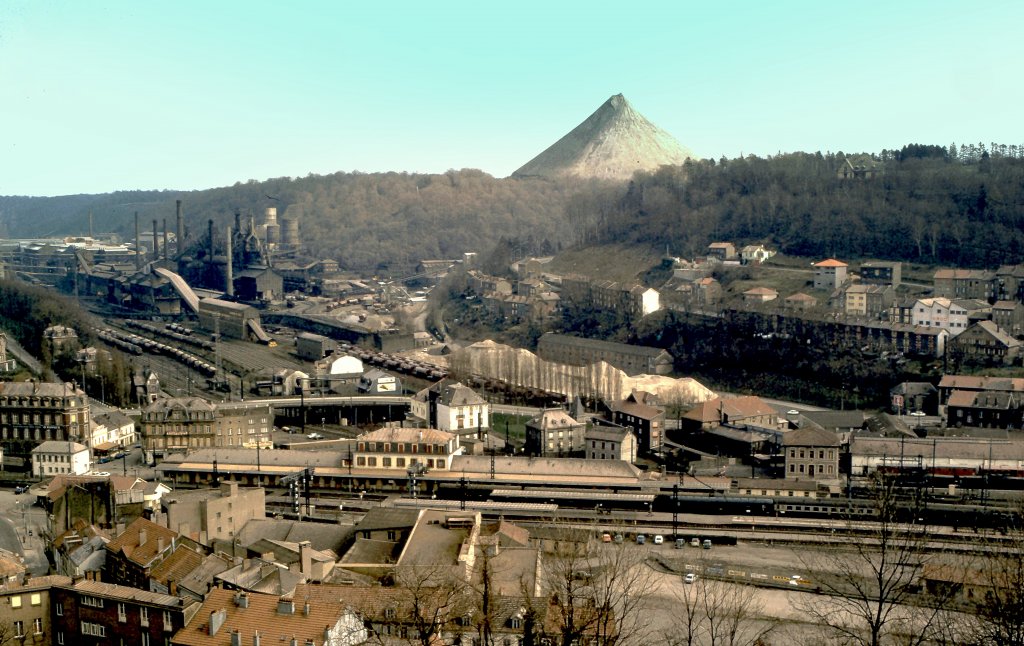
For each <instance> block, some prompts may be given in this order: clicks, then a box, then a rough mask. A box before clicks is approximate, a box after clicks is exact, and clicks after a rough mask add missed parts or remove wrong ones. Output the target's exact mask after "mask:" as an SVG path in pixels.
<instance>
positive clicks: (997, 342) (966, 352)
mask: <svg viewBox="0 0 1024 646" xmlns="http://www.w3.org/2000/svg"><path fill="white" fill-rule="evenodd" d="M1021 345H1022V344H1021V342H1020V341H1018V340H1017V339H1015V338H1013V337H1012V336H1010V335H1009V334H1007V333H1006V332H1004V331H1003V330H1001V329H999V326H997V325H996V324H995V323H993V322H992V321H981V322H979V323H975V324H974V325H972V326H970V327H969V328H967V329H966V330H964V331H963V332H962V333H960V334H959V335H957V336H956V337H955V338H953V339H951V340H950V341H949V351H950V353H951V354H952V356H954V357H956V358H961V359H966V360H970V361H973V362H976V363H982V364H987V365H1008V364H1010V363H1013V362H1014V361H1015V360H1016V359H1017V358H1018V357H1019V356H1020V354H1021Z"/></svg>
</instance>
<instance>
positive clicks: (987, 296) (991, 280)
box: [933, 269, 998, 302]
mask: <svg viewBox="0 0 1024 646" xmlns="http://www.w3.org/2000/svg"><path fill="white" fill-rule="evenodd" d="M933 279H934V281H935V295H936V296H940V297H943V298H977V299H980V300H983V301H989V302H992V301H994V300H995V298H996V292H997V291H998V280H997V279H996V275H995V274H994V273H992V272H990V271H985V270H982V269H937V270H936V271H935V274H934V276H933Z"/></svg>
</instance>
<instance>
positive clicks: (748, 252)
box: [740, 244, 775, 265]
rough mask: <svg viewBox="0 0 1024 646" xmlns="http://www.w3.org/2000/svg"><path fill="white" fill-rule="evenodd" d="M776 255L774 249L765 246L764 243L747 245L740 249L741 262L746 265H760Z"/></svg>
mask: <svg viewBox="0 0 1024 646" xmlns="http://www.w3.org/2000/svg"><path fill="white" fill-rule="evenodd" d="M774 255H775V252H774V251H770V250H768V249H765V248H764V245H761V244H756V245H747V246H745V247H743V249H742V250H740V263H741V264H744V265H760V264H761V263H763V262H764V261H765V260H768V259H769V258H771V257H772V256H774Z"/></svg>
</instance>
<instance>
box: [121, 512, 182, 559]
mask: <svg viewBox="0 0 1024 646" xmlns="http://www.w3.org/2000/svg"><path fill="white" fill-rule="evenodd" d="M143 531H145V532H146V541H145V542H144V543H142V544H141V545H140V544H139V539H140V538H141V534H142V532H143ZM177 537H178V532H176V531H173V530H170V529H167V528H166V527H163V526H161V525H157V524H156V523H154V522H152V521H149V520H146V519H145V518H139V519H137V520H136V521H135V522H134V523H132V524H131V525H129V526H128V527H127V528H126V529H125V530H124V532H122V533H121V535H120V536H118V537H117V538H115V539H114V540H112V541H110V542H109V543H107V549H108V550H110V551H111V552H114V553H115V554H116V553H118V552H124V555H125V556H126V557H128V559H129V560H131V561H133V562H135V563H138V564H139V565H148V564H149V563H150V562H151V561H152V560H153V558H154V557H156V556H157V555H158V554H160V553H161V550H160V544H161V541H160V539H161V538H162V539H163V548H164V550H167V549H170V547H171V546H172V544H173V542H174V539H176V538H177Z"/></svg>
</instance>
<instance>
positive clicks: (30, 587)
mask: <svg viewBox="0 0 1024 646" xmlns="http://www.w3.org/2000/svg"><path fill="white" fill-rule="evenodd" d="M55 585H71V579H70V578H69V577H66V576H41V577H32V578H30V579H27V580H24V579H22V578H19V579H18V580H16V581H5V583H4V585H3V586H2V587H0V608H2V609H3V610H2V611H0V614H2V617H3V623H4V625H5V627H6V630H5V632H4V637H5V643H6V644H19V645H21V644H26V645H28V644H33V645H34V644H39V645H42V644H59V643H62V642H59V641H58V640H57V636H56V635H55V633H54V631H53V623H52V620H53V619H54V617H53V611H52V610H51V604H50V593H51V591H52V590H53V586H55ZM68 637H70V636H68ZM63 643H65V644H74V643H76V642H75V641H74V640H73V638H72V639H68V640H67V641H64V642H63Z"/></svg>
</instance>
